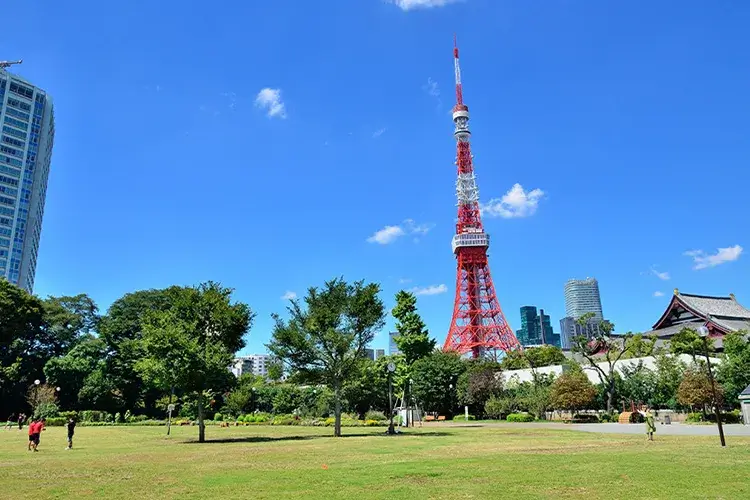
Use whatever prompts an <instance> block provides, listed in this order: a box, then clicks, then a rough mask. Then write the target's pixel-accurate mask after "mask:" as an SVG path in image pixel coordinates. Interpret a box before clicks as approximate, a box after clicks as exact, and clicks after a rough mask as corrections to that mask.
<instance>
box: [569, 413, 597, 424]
mask: <svg viewBox="0 0 750 500" xmlns="http://www.w3.org/2000/svg"><path fill="white" fill-rule="evenodd" d="M573 422H574V423H577V424H598V423H599V417H598V416H597V415H589V414H585V413H576V414H575V415H573Z"/></svg>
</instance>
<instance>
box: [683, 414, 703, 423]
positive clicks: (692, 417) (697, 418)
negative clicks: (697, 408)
mask: <svg viewBox="0 0 750 500" xmlns="http://www.w3.org/2000/svg"><path fill="white" fill-rule="evenodd" d="M685 421H686V422H690V423H696V422H703V415H701V414H700V413H698V412H694V413H688V415H687V418H686V419H685Z"/></svg>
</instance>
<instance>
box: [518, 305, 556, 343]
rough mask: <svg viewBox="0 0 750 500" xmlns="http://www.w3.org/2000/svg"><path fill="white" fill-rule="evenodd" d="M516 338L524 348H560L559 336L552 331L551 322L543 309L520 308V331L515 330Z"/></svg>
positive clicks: (533, 307)
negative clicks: (547, 346)
mask: <svg viewBox="0 0 750 500" xmlns="http://www.w3.org/2000/svg"><path fill="white" fill-rule="evenodd" d="M516 338H517V339H518V341H519V342H520V343H521V345H524V346H537V345H543V344H546V345H554V346H557V347H560V335H559V334H556V333H554V332H553V331H552V322H551V320H550V317H549V314H544V309H539V313H538V314H537V309H536V307H535V306H523V307H521V329H520V330H516Z"/></svg>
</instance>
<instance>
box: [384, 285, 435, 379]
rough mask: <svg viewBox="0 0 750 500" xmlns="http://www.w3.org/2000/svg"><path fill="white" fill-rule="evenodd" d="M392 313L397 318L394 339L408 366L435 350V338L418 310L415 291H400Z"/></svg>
mask: <svg viewBox="0 0 750 500" xmlns="http://www.w3.org/2000/svg"><path fill="white" fill-rule="evenodd" d="M392 313H393V317H394V318H396V331H397V332H398V335H397V336H396V337H394V339H393V340H394V341H395V342H396V345H397V346H398V350H399V351H401V354H403V355H404V358H405V360H406V364H407V366H411V365H412V364H414V362H415V361H417V360H418V359H422V358H424V357H425V356H427V355H429V354H430V353H431V352H432V351H434V350H435V340H434V339H431V338H430V334H429V332H428V331H427V327H426V326H425V324H424V322H423V321H422V318H421V317H420V316H419V313H418V312H417V297H416V296H415V295H414V294H413V293H410V292H406V291H404V290H401V291H400V292H398V293H397V294H396V306H395V307H394V308H393V311H392Z"/></svg>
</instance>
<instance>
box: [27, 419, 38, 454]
mask: <svg viewBox="0 0 750 500" xmlns="http://www.w3.org/2000/svg"><path fill="white" fill-rule="evenodd" d="M38 441H39V434H38V433H37V431H36V420H32V421H31V422H29V451H31V450H32V449H36V443H37V442H38Z"/></svg>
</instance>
